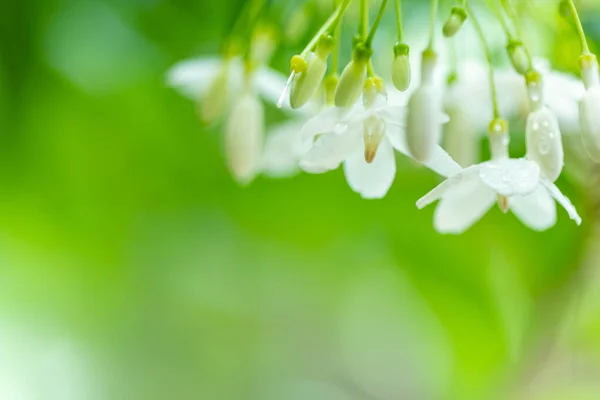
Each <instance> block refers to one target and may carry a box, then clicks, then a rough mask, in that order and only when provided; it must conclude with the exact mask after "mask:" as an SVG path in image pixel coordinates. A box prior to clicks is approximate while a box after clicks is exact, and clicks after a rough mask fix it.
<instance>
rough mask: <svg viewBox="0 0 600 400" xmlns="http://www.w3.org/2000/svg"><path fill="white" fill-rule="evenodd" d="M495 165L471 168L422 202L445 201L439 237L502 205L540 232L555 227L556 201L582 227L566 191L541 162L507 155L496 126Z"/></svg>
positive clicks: (501, 128) (501, 129)
mask: <svg viewBox="0 0 600 400" xmlns="http://www.w3.org/2000/svg"><path fill="white" fill-rule="evenodd" d="M491 129H492V131H491V132H490V145H491V150H492V157H493V159H492V160H491V161H486V162H483V163H480V164H477V165H472V166H470V167H468V168H466V169H464V170H462V171H460V172H458V173H456V174H454V175H452V176H450V177H449V178H448V179H446V180H445V181H444V182H442V183H441V184H440V185H438V186H437V187H436V188H434V189H433V190H432V191H430V192H429V193H427V194H426V195H425V196H423V197H422V198H421V199H420V200H419V201H417V207H418V208H419V209H421V208H423V207H425V206H427V205H429V204H431V203H433V202H434V201H436V200H438V199H439V200H440V202H439V204H438V206H437V208H436V210H435V214H434V226H435V229H436V230H437V231H439V232H440V233H454V234H458V233H462V232H464V231H465V230H467V229H468V228H469V227H471V226H472V225H473V224H474V223H475V222H477V221H478V220H479V219H480V218H481V217H482V216H483V215H484V214H485V213H487V212H488V211H489V209H490V208H491V207H492V206H493V205H494V203H496V202H497V203H498V206H499V207H500V209H501V210H502V211H503V212H508V210H511V211H512V212H513V213H514V214H515V215H516V216H517V217H518V218H519V219H520V220H521V221H522V222H523V223H524V224H525V225H527V226H529V227H530V228H532V229H534V230H538V231H542V230H545V229H548V228H550V227H551V226H553V225H554V224H555V223H556V205H555V203H554V200H553V199H552V198H554V199H555V200H556V201H558V202H559V203H560V204H561V205H562V206H563V207H564V208H565V210H566V211H567V213H568V214H569V216H570V217H571V219H573V220H574V221H575V222H576V223H577V224H578V225H579V224H580V223H581V218H580V217H579V215H578V214H577V211H576V210H575V208H574V207H573V205H572V204H571V202H570V201H569V199H568V198H567V197H566V196H564V195H563V194H562V193H561V191H560V190H559V189H558V188H557V187H556V185H554V183H552V182H551V181H549V180H548V179H546V178H544V177H542V176H541V175H540V167H539V166H538V164H537V163H535V162H534V161H531V160H526V159H512V158H509V157H508V136H507V131H506V130H507V128H506V125H498V124H496V125H494V124H493V125H492V127H491Z"/></svg>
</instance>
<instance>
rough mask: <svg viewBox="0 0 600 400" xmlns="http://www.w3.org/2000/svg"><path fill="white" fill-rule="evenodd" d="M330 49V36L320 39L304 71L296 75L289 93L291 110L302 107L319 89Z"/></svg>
mask: <svg viewBox="0 0 600 400" xmlns="http://www.w3.org/2000/svg"><path fill="white" fill-rule="evenodd" d="M332 47H333V38H331V37H330V36H326V37H324V38H322V39H321V41H320V43H319V45H318V47H317V51H316V53H315V54H314V55H313V56H312V57H311V58H310V59H309V60H308V63H307V66H306V71H304V72H301V73H300V74H298V75H296V77H295V79H294V82H293V84H292V89H291V92H290V104H291V106H292V108H300V107H302V106H303V105H304V104H306V103H307V102H308V101H309V100H310V99H311V98H312V97H313V95H314V94H315V92H316V91H317V89H319V86H320V85H321V82H322V81H323V77H324V76H325V72H326V71H327V57H328V56H329V53H330V52H331V49H332Z"/></svg>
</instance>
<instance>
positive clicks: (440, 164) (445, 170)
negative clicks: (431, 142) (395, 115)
mask: <svg viewBox="0 0 600 400" xmlns="http://www.w3.org/2000/svg"><path fill="white" fill-rule="evenodd" d="M386 137H387V138H388V139H389V140H390V142H391V143H392V146H394V148H395V149H396V150H398V151H399V152H400V153H402V154H404V155H407V156H409V157H411V158H413V159H414V157H412V155H411V154H410V151H409V150H408V146H407V145H406V129H405V128H404V127H402V126H395V125H389V124H388V126H387V129H386ZM423 165H425V166H426V167H428V168H429V169H431V170H433V171H434V172H436V173H438V174H440V175H442V176H443V177H448V176H450V175H454V174H456V173H458V172H460V171H461V170H462V167H461V166H460V165H458V163H456V161H454V160H453V159H452V157H450V155H449V154H448V153H446V151H445V150H444V149H442V148H441V147H440V146H438V145H435V147H434V148H433V151H432V152H431V156H430V157H429V159H428V160H427V161H426V162H425V163H423Z"/></svg>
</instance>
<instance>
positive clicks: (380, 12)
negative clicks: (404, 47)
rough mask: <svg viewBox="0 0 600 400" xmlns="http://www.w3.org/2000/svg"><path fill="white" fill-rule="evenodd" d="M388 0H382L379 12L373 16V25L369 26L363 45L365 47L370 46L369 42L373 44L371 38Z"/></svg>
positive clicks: (368, 47)
mask: <svg viewBox="0 0 600 400" xmlns="http://www.w3.org/2000/svg"><path fill="white" fill-rule="evenodd" d="M387 2H388V0H382V1H381V6H380V7H379V12H378V13H377V16H376V17H375V21H373V26H371V30H370V31H369V35H368V36H367V39H366V40H365V47H366V48H367V49H370V48H371V44H373V38H374V37H375V33H376V32H377V28H379V24H380V23H381V19H382V18H383V14H384V13H385V7H386V6H387Z"/></svg>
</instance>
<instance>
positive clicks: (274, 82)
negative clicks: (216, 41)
mask: <svg viewBox="0 0 600 400" xmlns="http://www.w3.org/2000/svg"><path fill="white" fill-rule="evenodd" d="M245 74H246V72H245V70H244V65H243V63H242V60H240V59H239V58H233V59H229V60H228V59H223V58H220V57H200V58H196V59H191V60H186V61H182V62H180V63H178V64H176V65H175V66H174V67H173V68H171V70H170V71H169V72H168V74H167V83H168V85H169V86H171V87H173V88H175V89H177V90H178V91H179V92H180V93H181V94H182V95H184V96H186V97H188V98H190V99H191V100H194V101H197V102H199V106H200V115H201V117H203V113H204V112H203V111H202V109H203V108H204V107H209V108H210V107H215V106H214V104H221V106H220V107H221V110H219V111H220V112H219V113H217V112H211V113H208V114H209V115H208V116H209V117H213V119H211V120H207V119H204V118H203V122H205V123H213V122H216V119H218V118H214V117H215V116H216V115H217V114H218V117H220V116H222V115H223V114H224V113H225V112H226V111H227V109H228V108H229V107H230V106H231V105H232V103H233V102H234V101H235V99H236V97H237V96H239V95H240V94H241V93H243V92H244V90H245V89H244V86H245V85H246V83H245V81H246V79H245ZM248 82H249V85H250V90H251V91H254V92H256V93H257V94H258V95H259V96H260V97H261V98H263V99H264V100H265V101H267V102H268V103H272V104H277V101H278V99H279V95H280V94H281V91H282V90H283V88H284V87H285V82H286V77H285V76H284V75H283V74H281V73H280V72H278V71H275V70H273V69H270V68H268V67H258V68H257V69H256V70H254V71H252V72H251V73H250V76H249V77H248ZM207 105H208V106H207ZM215 108H218V107H215Z"/></svg>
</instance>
